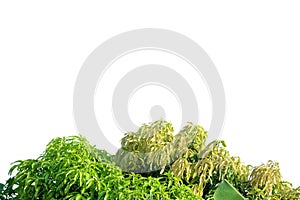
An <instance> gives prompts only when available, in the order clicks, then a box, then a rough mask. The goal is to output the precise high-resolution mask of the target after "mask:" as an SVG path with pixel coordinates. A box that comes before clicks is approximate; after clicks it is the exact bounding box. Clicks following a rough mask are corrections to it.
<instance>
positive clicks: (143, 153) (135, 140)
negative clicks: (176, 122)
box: [115, 120, 207, 175]
mask: <svg viewBox="0 0 300 200" xmlns="http://www.w3.org/2000/svg"><path fill="white" fill-rule="evenodd" d="M173 132H174V129H173V127H172V124H170V123H168V122H166V121H163V120H158V121H155V122H152V123H149V124H143V125H142V126H141V127H140V128H139V130H138V131H137V132H136V133H133V132H129V133H126V134H125V136H124V137H123V138H122V140H121V144H122V147H121V148H120V149H119V150H118V152H117V154H116V156H115V162H116V165H118V166H120V167H121V169H122V170H123V171H126V172H135V173H146V174H148V173H149V172H154V171H157V170H160V174H161V173H163V171H164V170H165V168H168V167H169V165H170V164H171V163H173V162H175V161H176V160H177V159H178V158H180V157H181V155H182V154H183V153H185V152H187V151H188V150H189V148H190V149H193V150H194V151H197V152H198V151H200V150H201V149H202V147H203V146H204V142H205V139H206V137H207V133H206V132H205V131H204V129H203V128H202V127H201V126H198V125H197V126H195V125H193V124H192V123H188V124H187V125H186V126H185V127H183V129H182V130H181V131H180V132H179V133H178V134H176V135H175V136H174V133H173ZM150 174H151V175H153V173H150Z"/></svg>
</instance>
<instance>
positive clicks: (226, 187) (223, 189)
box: [214, 180, 245, 200]
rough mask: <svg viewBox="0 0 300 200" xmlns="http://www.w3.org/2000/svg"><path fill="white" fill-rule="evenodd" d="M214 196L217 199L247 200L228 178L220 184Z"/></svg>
mask: <svg viewBox="0 0 300 200" xmlns="http://www.w3.org/2000/svg"><path fill="white" fill-rule="evenodd" d="M214 198H215V200H245V198H244V197H243V196H242V195H241V194H240V193H239V192H238V191H237V190H236V189H235V188H234V187H233V186H232V185H231V184H230V183H229V182H228V181H226V180H225V181H223V182H222V183H221V184H220V185H219V186H218V188H217V190H216V192H215V194H214Z"/></svg>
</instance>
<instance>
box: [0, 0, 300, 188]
mask: <svg viewBox="0 0 300 200" xmlns="http://www.w3.org/2000/svg"><path fill="white" fill-rule="evenodd" d="M298 2H299V1H296V0H295V1H274V0H272V1H248V2H246V1H240V0H239V1H238V0H237V1H209V2H208V1H205V2H204V1H199V0H195V1H186V2H184V3H183V1H181V2H179V1H174V0H172V1H161V0H159V1H156V0H152V1H140V0H136V1H126V2H125V1H106V3H105V2H104V1H103V2H102V3H100V2H96V1H85V3H83V1H82V2H78V1H63V2H62V1H51V3H50V2H48V3H45V2H44V3H42V2H41V1H26V2H25V1H19V2H17V1H10V2H8V1H7V2H4V1H1V3H0V134H1V135H0V136H1V138H0V152H1V154H0V182H4V180H5V179H6V178H7V177H8V176H7V171H8V169H9V166H10V163H11V162H13V161H15V160H18V159H26V158H36V157H37V156H38V155H39V154H40V153H42V151H43V150H44V148H45V145H46V144H47V143H48V142H49V141H50V139H51V138H53V137H57V136H63V135H72V134H77V130H76V126H75V123H74V120H73V111H72V109H73V108H72V106H73V99H72V98H73V89H74V84H75V81H76V77H77V74H78V72H79V70H80V68H81V65H82V63H83V62H84V60H85V59H86V57H87V56H88V55H89V54H90V53H91V52H92V51H93V50H94V49H95V48H96V47H97V46H98V45H100V44H101V43H102V42H104V41H105V40H107V39H109V38H110V37H112V36H114V35H117V34H119V33H122V32H125V31H129V30H132V29H137V28H148V27H151V28H164V29H170V30H173V31H177V32H179V33H182V34H184V35H186V36H188V37H189V38H191V39H193V40H194V41H196V42H197V43H198V44H199V45H200V46H201V47H202V48H203V49H204V50H205V51H206V52H207V53H208V54H209V56H210V57H211V59H212V60H213V61H214V63H215V65H216V67H217V69H218V71H219V73H220V76H221V78H222V80H223V84H224V87H225V93H226V121H225V125H224V128H223V132H222V138H224V139H225V140H226V141H227V144H228V149H229V150H230V152H231V154H232V155H237V156H240V157H241V158H242V160H244V161H245V163H247V164H249V163H251V164H254V165H257V164H260V163H262V162H266V161H267V160H269V159H272V160H276V161H278V162H279V163H280V166H281V171H282V174H283V177H284V179H286V180H289V181H291V182H292V183H293V184H294V186H299V185H300V173H299V169H300V161H299V152H300V151H299V150H300V147H299V139H300V136H299V135H300V131H299V120H300V103H299V102H300V94H299V89H300V79H299V68H300V56H299V53H300V25H299V24H300V12H299V10H300V3H298ZM137 99H138V98H136V101H137ZM175 110H176V109H175ZM176 112H177V111H176ZM167 114H168V113H167ZM206 127H207V126H206Z"/></svg>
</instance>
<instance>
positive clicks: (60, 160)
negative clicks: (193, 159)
mask: <svg viewBox="0 0 300 200" xmlns="http://www.w3.org/2000/svg"><path fill="white" fill-rule="evenodd" d="M112 160H113V158H112V157H111V156H110V155H109V154H108V153H106V152H105V151H100V150H98V149H96V148H95V147H93V146H91V145H90V144H88V142H87V141H86V139H85V138H83V137H81V136H71V137H63V138H55V139H53V140H52V141H51V142H50V143H49V144H48V145H47V148H46V150H45V152H44V153H43V154H42V155H40V156H39V157H38V158H37V159H28V160H24V161H16V162H15V163H14V164H13V166H12V167H11V169H10V171H9V174H10V175H12V173H13V172H16V175H15V176H13V177H11V178H10V179H9V180H8V181H7V184H6V189H5V196H4V197H5V199H26V200H29V199H46V200H47V199H76V200H77V199H126V200H127V199H200V198H199V197H197V196H196V195H195V194H194V193H193V191H192V190H191V189H190V188H189V187H188V186H186V185H184V184H182V181H181V180H180V179H179V178H177V177H174V176H173V175H172V174H167V173H166V174H164V175H162V176H161V177H160V178H153V177H142V176H141V175H138V174H133V173H130V174H126V173H125V174H124V173H122V171H121V169H120V168H118V167H116V166H115V165H114V163H113V162H111V161H112Z"/></svg>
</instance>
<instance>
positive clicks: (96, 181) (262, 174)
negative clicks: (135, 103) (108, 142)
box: [0, 120, 300, 200]
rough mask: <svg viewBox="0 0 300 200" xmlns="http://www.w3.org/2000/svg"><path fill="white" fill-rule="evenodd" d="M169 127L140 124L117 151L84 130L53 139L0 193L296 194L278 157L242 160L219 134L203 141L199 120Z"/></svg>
mask: <svg viewBox="0 0 300 200" xmlns="http://www.w3.org/2000/svg"><path fill="white" fill-rule="evenodd" d="M173 132H174V129H173V127H172V124H171V123H168V122H166V121H163V120H158V121H155V122H152V123H149V124H144V125H142V127H141V128H140V129H139V130H138V131H137V132H136V133H133V132H130V133H127V134H125V136H124V137H123V139H122V140H121V144H122V147H121V148H120V149H119V150H118V152H117V154H116V155H115V156H113V155H110V154H108V153H107V152H106V151H103V150H99V149H97V148H95V147H94V146H91V145H90V144H89V143H88V141H87V140H86V139H85V138H84V137H82V136H69V137H62V138H54V139H52V140H51V141H50V142H49V144H48V145H47V146H46V149H45V151H44V152H43V153H42V154H41V155H40V156H39V157H38V158H36V159H27V160H19V161H16V162H14V163H13V164H12V167H11V169H10V170H9V175H10V178H9V179H8V180H7V181H6V184H5V185H4V186H3V185H0V200H2V199H25V200H30V199H37V200H38V199H46V200H48V199H49V200H52V199H75V200H79V199H126V200H127V199H138V200H139V199H199V200H202V199H206V200H212V199H215V200H218V198H217V197H222V195H223V194H222V191H230V190H229V189H230V187H231V191H235V192H236V196H240V195H237V194H238V192H239V193H240V194H241V195H243V196H244V197H245V198H247V199H249V200H260V199H267V200H269V199H270V200H276V199H278V200H279V199H281V200H299V199H300V187H298V188H293V187H292V185H291V184H290V183H289V182H286V181H283V180H282V177H281V174H280V169H279V164H278V163H276V162H273V161H268V162H267V163H266V164H262V165H260V166H256V167H253V166H250V165H249V166H246V165H244V164H243V163H242V161H241V159H240V158H239V157H233V156H231V155H230V153H229V152H228V151H227V150H226V144H225V142H224V141H213V142H212V143H210V144H208V145H207V146H205V140H206V138H207V132H206V131H205V130H204V129H203V128H202V127H201V126H199V125H193V124H192V123H188V124H187V125H186V126H185V127H184V128H183V129H182V130H181V131H180V132H179V133H178V134H176V135H174V133H173ZM224 183H226V184H227V185H225V186H224ZM233 187H234V188H235V189H234V190H233ZM228 188H229V189H228ZM228 195H229V193H228Z"/></svg>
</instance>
